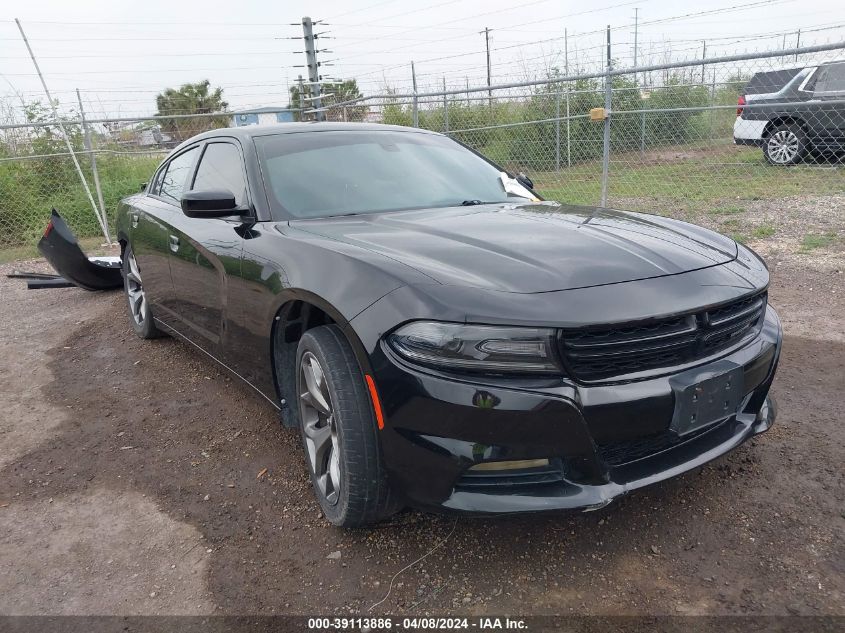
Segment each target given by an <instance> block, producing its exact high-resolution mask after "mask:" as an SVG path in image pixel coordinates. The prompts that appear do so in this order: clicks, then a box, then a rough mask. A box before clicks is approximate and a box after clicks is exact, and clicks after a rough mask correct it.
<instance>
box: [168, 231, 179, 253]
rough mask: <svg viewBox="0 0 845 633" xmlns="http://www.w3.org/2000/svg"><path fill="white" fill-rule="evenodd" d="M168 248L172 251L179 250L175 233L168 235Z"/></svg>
mask: <svg viewBox="0 0 845 633" xmlns="http://www.w3.org/2000/svg"><path fill="white" fill-rule="evenodd" d="M170 250H171V251H173V252H174V253H175V252H176V251H178V250H179V238H178V237H176V236H175V235H171V236H170Z"/></svg>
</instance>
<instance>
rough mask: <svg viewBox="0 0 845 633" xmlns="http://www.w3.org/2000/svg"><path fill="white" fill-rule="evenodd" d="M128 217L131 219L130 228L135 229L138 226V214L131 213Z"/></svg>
mask: <svg viewBox="0 0 845 633" xmlns="http://www.w3.org/2000/svg"><path fill="white" fill-rule="evenodd" d="M130 218H131V219H132V228H133V229H137V228H138V214H137V213H133V214H131V215H130Z"/></svg>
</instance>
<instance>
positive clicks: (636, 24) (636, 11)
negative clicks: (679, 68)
mask: <svg viewBox="0 0 845 633" xmlns="http://www.w3.org/2000/svg"><path fill="white" fill-rule="evenodd" d="M639 30H640V10H639V8H635V9H634V68H636V67H637V64H638V63H639V56H638V52H639V51H638V50H637V49H638V46H637V43H638V40H639V37H638V36H639ZM634 84H635V85H637V86H639V83H637V73H634ZM643 85H645V73H643ZM640 100H641V101H642V96H640ZM640 154H641V155H644V154H645V112H643V113H642V114H640Z"/></svg>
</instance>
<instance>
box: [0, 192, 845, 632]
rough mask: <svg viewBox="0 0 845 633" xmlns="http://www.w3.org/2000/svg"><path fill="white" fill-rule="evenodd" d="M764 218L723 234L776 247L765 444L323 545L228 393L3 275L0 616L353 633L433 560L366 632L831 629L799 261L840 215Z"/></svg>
mask: <svg viewBox="0 0 845 633" xmlns="http://www.w3.org/2000/svg"><path fill="white" fill-rule="evenodd" d="M782 203H783V204H782V205H781V206H779V207H777V208H778V209H781V211H782V212H781V213H780V214H779V215H777V216H775V210H776V209H775V207H772V206H771V203H769V206H768V207H767V206H765V205H764V204H762V203H761V206H760V207H759V208H758V207H757V206H751V205H749V209H748V210H746V211H743V212H742V213H741V214H739V213H738V214H737V215H742V218H743V221H746V222H749V223H753V222H755V221H756V218H757V217H758V215H757V214H761V215H760V217H768V216H766V214H767V213H771V214H772V216H773V217H778V226H779V227H783V228H782V233H777V234H776V235H775V236H773V237H772V238H770V239H768V240H760V241H756V242H753V245H754V246H755V247H756V248H758V249H759V250H760V251H761V252H765V253H767V256H768V257H769V259H770V265H771V269H772V276H773V279H772V287H771V292H770V300H771V302H772V303H773V305H774V306H775V307H776V308H777V309H778V310H779V312H780V314H781V316H782V319H783V322H784V326H785V333H786V337H785V342H784V350H783V357H782V360H781V365H780V370H779V374H778V378H777V380H776V382H775V385H774V387H773V393H774V395H775V397H776V398H777V399H778V402H779V404H780V416H779V419H778V423H777V424H776V426H775V427H774V428H773V429H772V430H771V431H770V432H769V433H767V434H765V435H763V436H761V437H759V438H757V439H755V440H753V441H751V442H749V443H747V444H746V445H744V446H743V447H741V448H740V449H738V450H737V451H735V452H734V453H732V454H731V455H728V456H726V457H724V458H721V459H719V460H717V461H715V462H713V463H711V464H709V465H708V466H706V467H704V468H702V469H699V470H697V471H694V472H691V473H688V474H687V475H685V476H682V477H680V478H678V479H676V480H674V481H671V482H667V483H665V484H662V485H658V486H656V487H653V488H650V489H647V490H644V491H640V492H637V493H634V494H631V495H630V496H628V497H626V498H624V499H622V500H620V501H619V502H618V503H615V504H612V505H611V506H609V507H608V508H606V509H605V510H603V511H601V512H595V513H590V514H583V515H551V516H534V517H519V518H503V519H496V520H457V521H456V520H455V519H452V518H446V517H438V516H432V515H426V514H421V513H418V512H413V511H405V512H403V513H401V514H399V515H397V516H396V517H394V518H393V519H392V520H391V521H390V522H388V523H385V524H382V525H379V526H377V527H375V528H373V529H369V530H357V531H341V530H338V529H335V528H332V527H331V526H330V525H329V524H328V523H327V522H326V521H325V520H324V519H323V518H322V516H321V514H320V512H319V510H318V506H317V504H316V502H315V501H314V499H313V496H312V493H311V490H310V484H309V482H308V478H307V476H306V471H305V462H304V459H303V455H302V449H301V446H300V440H299V437H298V435H297V434H296V432H294V431H291V430H286V429H283V428H281V427H280V425H279V422H278V419H277V417H276V415H275V414H274V412H273V411H271V410H270V409H269V408H268V407H267V406H266V404H264V403H263V402H262V401H261V400H259V398H257V397H256V396H255V395H254V394H253V393H252V392H250V390H249V389H248V388H246V387H244V386H242V385H241V384H239V383H237V382H234V381H232V380H230V379H229V378H228V377H227V376H226V375H225V374H223V373H222V372H220V371H218V370H217V368H216V367H215V366H213V365H211V364H210V363H209V362H207V361H206V360H205V359H204V358H202V357H201V356H200V355H199V354H198V353H197V352H195V351H193V350H192V349H190V348H189V347H188V346H186V345H183V344H180V343H178V342H176V341H174V340H171V339H161V340H157V341H141V340H138V339H136V338H135V337H134V336H133V335H132V334H131V331H130V329H129V327H128V323H127V317H126V314H125V306H124V302H123V297H122V295H121V294H119V293H100V294H96V293H87V292H83V291H81V290H77V289H65V290H45V291H27V290H25V285H24V284H22V283H21V282H19V281H15V280H9V279H6V278H5V274H6V273H7V272H9V271H10V270H11V269H12V268H18V269H22V268H25V269H33V268H36V269H46V267H45V265H44V264H43V263H37V262H36V263H29V262H27V263H25V264H23V263H18V264H15V265H6V266H2V267H0V273H2V274H3V278H2V279H0V292H2V297H3V301H2V302H0V322H2V323H3V325H4V327H3V328H2V330H0V350H2V355H3V358H4V360H5V362H4V363H3V364H2V365H0V379H2V380H0V408H2V410H3V411H4V412H5V413H4V415H3V416H2V421H0V445H2V447H3V449H2V451H0V478H2V481H3V482H4V484H5V485H4V486H3V488H2V489H0V563H1V564H0V613H3V614H45V613H49V614H59V613H64V614H70V613H73V614H196V613H225V614H259V613H260V614H272V613H314V612H321V613H339V614H342V613H358V614H366V613H367V610H368V609H369V608H370V607H371V606H372V605H374V604H376V603H377V602H379V601H380V600H382V598H384V597H385V595H386V594H387V593H388V589H391V579H392V578H393V576H394V575H395V574H396V573H397V572H398V571H400V570H401V569H402V568H403V567H405V566H406V565H408V564H409V563H411V562H413V561H415V560H416V559H417V558H419V557H421V556H423V555H425V554H426V553H428V552H431V550H432V548H434V547H435V546H437V545H439V544H441V543H443V540H444V539H446V542H445V544H444V545H442V547H439V548H437V549H435V550H434V551H433V552H431V553H430V555H429V556H428V557H426V558H425V559H424V560H422V561H421V562H419V563H418V564H416V565H415V566H413V567H411V568H410V569H409V570H407V571H405V572H403V573H402V574H400V575H399V576H398V577H396V579H395V581H394V582H393V584H392V589H391V590H390V594H389V596H388V597H387V598H386V599H385V600H384V601H383V602H382V603H381V604H380V605H379V606H377V607H375V608H374V609H373V611H371V612H370V613H371V614H382V613H395V614H402V613H415V614H420V613H424V612H431V613H439V614H442V613H444V612H451V613H464V614H486V613H494V614H502V613H520V614H605V615H614V614H649V615H657V614H676V615H677V614H774V615H780V614H806V615H825V614H840V615H845V548H844V547H843V537H845V472H843V467H842V464H843V461H844V460H843V458H845V431H843V427H842V413H843V411H845V397H843V387H845V382H843V376H845V296H844V295H845V276H843V272H842V270H843V268H845V257H843V254H842V249H841V244H838V243H834V244H831V245H828V246H826V247H824V248H820V249H816V250H813V251H811V252H809V253H804V254H797V252H796V251H797V250H798V249H797V247H796V246H795V244H796V242H795V239H797V238H798V237H799V236H801V235H802V234H803V233H802V232H803V231H805V230H812V231H815V232H819V231H820V230H823V231H828V230H830V231H837V232H839V236H840V239H841V236H842V235H843V233H842V230H843V224H842V219H843V214H844V213H845V211H843V209H844V208H845V200H843V199H842V198H828V199H825V200H824V201H823V202H820V201H809V202H808V201H804V203H799V202H797V201H782ZM755 205H756V203H755ZM789 205H794V206H789ZM824 205H827V206H824ZM632 206H633V205H632ZM812 213H818V215H817V216H813V217H814V218H815V219H812V220H811V221H810V220H807V218H808V217H809V215H810V214H812ZM825 221H830V222H832V228H827V227H826V226H825V228H823V229H820V228H819V224H821V223H823V222H825ZM807 222H812V223H813V224H809V223H808V224H806V226H805V223H807ZM815 223H819V224H815ZM807 227H809V229H808V228H807ZM265 469H266V471H265Z"/></svg>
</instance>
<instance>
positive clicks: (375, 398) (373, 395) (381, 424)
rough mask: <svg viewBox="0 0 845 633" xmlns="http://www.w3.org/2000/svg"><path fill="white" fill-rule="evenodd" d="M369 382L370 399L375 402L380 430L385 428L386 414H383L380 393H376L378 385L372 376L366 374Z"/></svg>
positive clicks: (374, 407) (374, 406) (374, 408)
mask: <svg viewBox="0 0 845 633" xmlns="http://www.w3.org/2000/svg"><path fill="white" fill-rule="evenodd" d="M364 378H365V379H366V381H367V389H369V390H370V399H371V400H372V401H373V410H374V411H375V412H376V423H377V424H378V428H379V430H381V429H383V428H384V414H382V412H381V402H380V401H379V399H378V392H377V391H376V383H375V381H374V380H373V377H372V376H370V374H364Z"/></svg>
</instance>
